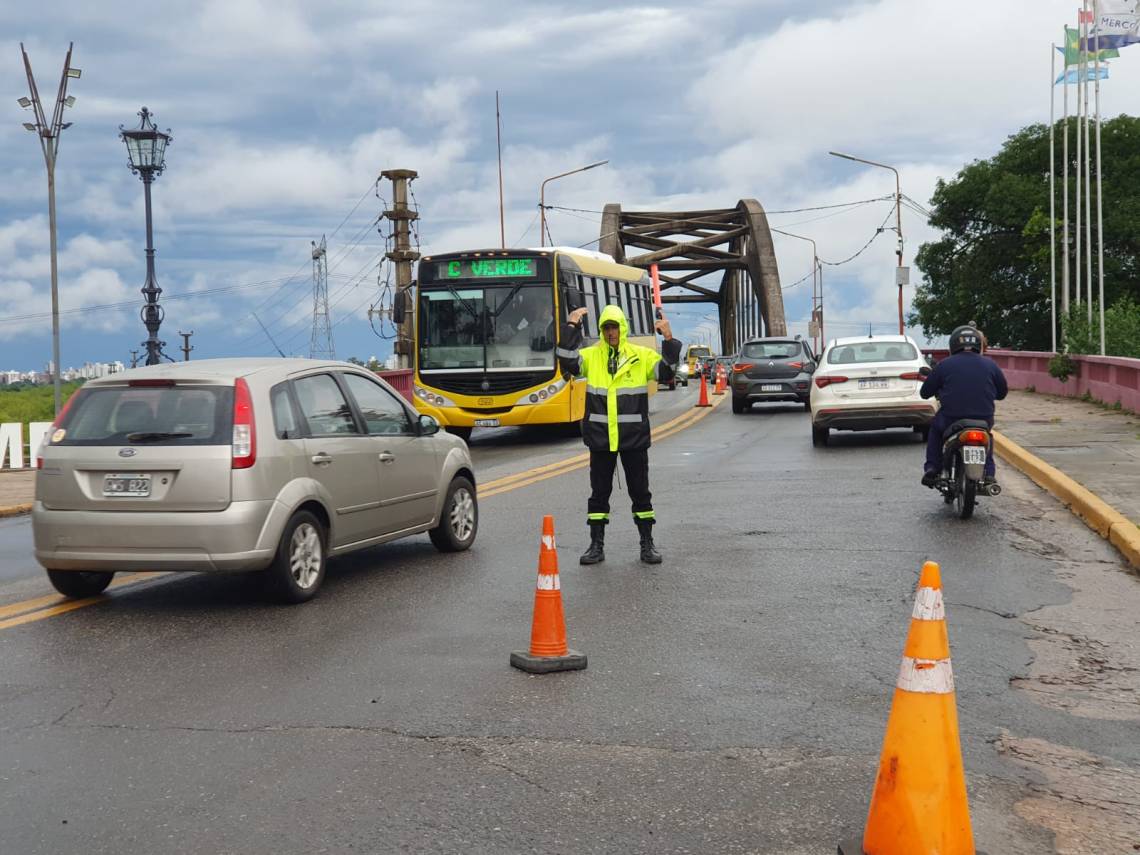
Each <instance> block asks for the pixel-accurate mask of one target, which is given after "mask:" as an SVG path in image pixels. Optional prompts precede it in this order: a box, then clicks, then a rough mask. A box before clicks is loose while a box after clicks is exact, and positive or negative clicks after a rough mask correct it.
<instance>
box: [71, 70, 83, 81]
mask: <svg viewBox="0 0 1140 855" xmlns="http://www.w3.org/2000/svg"><path fill="white" fill-rule="evenodd" d="M67 76H68V77H74V78H75V79H76V80H78V79H79V78H80V77H82V76H83V72H82V71H81V70H80V69H78V68H69V69H67Z"/></svg>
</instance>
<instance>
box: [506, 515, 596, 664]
mask: <svg viewBox="0 0 1140 855" xmlns="http://www.w3.org/2000/svg"><path fill="white" fill-rule="evenodd" d="M511 664H512V665H513V666H514V667H516V668H519V669H521V670H523V671H527V672H529V673H531V674H547V673H549V672H551V671H577V670H580V669H582V668H585V667H586V655H585V654H584V653H578V652H577V651H576V650H571V649H570V648H569V647H567V646H566V620H565V618H563V616H562V585H561V583H560V582H559V580H558V549H557V547H556V546H555V544H554V517H552V516H550V515H549V514H547V515H546V516H544V517H543V518H542V543H541V545H540V546H539V548H538V586H537V588H536V589H535V592H534V621H533V623H531V627H530V650H529V651H524V650H516V651H514V652H513V653H511Z"/></svg>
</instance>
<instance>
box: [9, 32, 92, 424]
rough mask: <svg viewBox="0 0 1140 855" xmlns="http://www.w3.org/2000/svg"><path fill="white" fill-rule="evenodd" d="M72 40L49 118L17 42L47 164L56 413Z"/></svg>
mask: <svg viewBox="0 0 1140 855" xmlns="http://www.w3.org/2000/svg"><path fill="white" fill-rule="evenodd" d="M74 46H75V42H70V43H69V44H68V45H67V56H66V57H65V58H64V60H63V74H62V75H61V76H60V79H59V91H58V92H57V93H56V96H55V109H54V110H53V111H52V116H51V121H50V122H49V121H48V120H47V118H46V117H45V116H44V108H43V105H42V104H41V103H40V93H39V90H38V89H36V79H35V77H33V76H32V63H31V61H30V60H29V59H28V52H27V51H26V50H24V43H23V42H20V53H22V54H23V55H24V71H25V72H27V75H28V90H29V92H30V94H31V96H32V97H31V98H20V99H18V103H19V105H20V106H21V107H23V108H24V109H28V108H31V109H32V111H33V112H34V114H35V118H36V121H35V122H34V123H33V122H24V127H25V128H27V129H28V130H29V131H34V132H35V134H36V135H37V136H38V137H39V138H40V148H42V149H43V153H44V163H45V164H46V165H47V179H48V230H49V232H50V240H51V365H52V370H51V374H52V385H53V386H54V387H55V414H56V415H57V416H58V415H59V411H60V408H61V407H62V401H61V400H60V398H61V395H60V388H59V372H60V366H59V265H58V262H57V255H56V229H55V161H56V156H57V155H58V154H59V135H60V132H61V131H63V130H66V129H67V128H70V127H71V122H65V121H63V108H64V107H74V106H75V96H74V95H68V94H67V81H68V80H70V79H71V78H75V79H78V78H79V76H80V75H82V74H83V72H82V71H80V70H79V69H78V68H72V67H71V49H72V48H73V47H74Z"/></svg>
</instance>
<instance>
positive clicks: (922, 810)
mask: <svg viewBox="0 0 1140 855" xmlns="http://www.w3.org/2000/svg"><path fill="white" fill-rule="evenodd" d="M839 855H975V851H974V834H973V831H972V830H971V828H970V808H969V805H968V804H967V801H966V778H965V775H964V773H963V771H962V748H961V745H960V744H959V738H958V711H957V707H956V706H955V701H954V673H953V671H952V669H951V667H950V642H949V640H948V638H947V635H946V611H945V608H944V606H943V604H942V577H941V573H940V571H939V569H938V565H937V564H936V563H935V562H933V561H927V562H926V563H925V564H924V565H923V566H922V575H921V577H920V578H919V581H918V591H917V593H916V594H915V600H914V612H913V613H912V615H911V622H910V633H909V634H908V635H907V639H906V648H905V649H904V650H903V661H902V668H901V669H900V670H899V678H898V682H897V684H896V688H895V696H894V701H893V702H892V704H891V714H890V717H889V718H888V719H887V733H886V736H884V737H883V753H882V755H881V756H880V758H879V774H878V777H877V778H876V780H875V790H874V792H873V793H872V794H871V809H870V811H868V813H867V825H866V829H865V830H864V832H863V839H862V841H858V840H854V841H850V842H846V843H842V844H840V846H839Z"/></svg>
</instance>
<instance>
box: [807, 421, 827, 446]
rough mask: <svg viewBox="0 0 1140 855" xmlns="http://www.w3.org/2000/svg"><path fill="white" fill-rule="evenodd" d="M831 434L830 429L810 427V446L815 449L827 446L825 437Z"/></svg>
mask: <svg viewBox="0 0 1140 855" xmlns="http://www.w3.org/2000/svg"><path fill="white" fill-rule="evenodd" d="M830 433H831V428H826V427H816V426H815V425H812V426H811V444H812V445H814V446H815V447H816V448H822V447H823V446H825V445H827V436H828V434H830Z"/></svg>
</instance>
